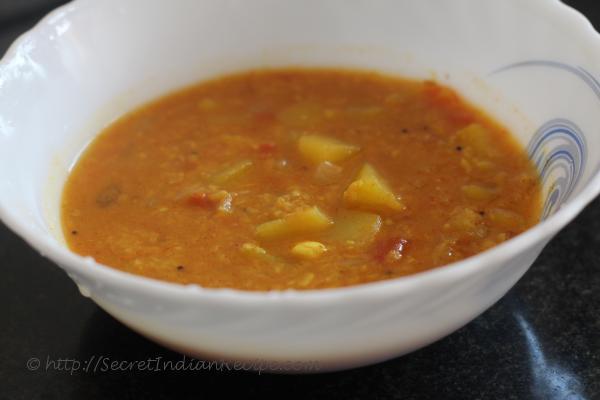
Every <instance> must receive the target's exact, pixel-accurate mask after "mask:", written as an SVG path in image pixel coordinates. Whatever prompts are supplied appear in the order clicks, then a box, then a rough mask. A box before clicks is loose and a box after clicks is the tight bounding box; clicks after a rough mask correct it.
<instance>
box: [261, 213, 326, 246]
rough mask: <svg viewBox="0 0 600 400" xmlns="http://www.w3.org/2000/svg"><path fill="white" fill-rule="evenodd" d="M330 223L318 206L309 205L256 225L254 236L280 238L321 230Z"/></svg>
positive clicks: (267, 238) (268, 238)
mask: <svg viewBox="0 0 600 400" xmlns="http://www.w3.org/2000/svg"><path fill="white" fill-rule="evenodd" d="M332 223H333V222H332V221H331V219H329V217H328V216H327V215H325V213H323V211H321V210H320V209H319V208H318V207H311V208H307V209H304V210H301V211H296V212H294V213H292V214H289V215H287V216H285V217H283V218H279V219H275V220H273V221H269V222H265V223H263V224H261V225H259V226H257V227H256V236H258V238H260V239H265V240H272V239H282V238H286V237H289V236H294V235H298V234H303V233H312V232H319V231H323V230H325V229H327V228H328V227H329V226H330V225H331V224H332Z"/></svg>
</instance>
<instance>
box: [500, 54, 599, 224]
mask: <svg viewBox="0 0 600 400" xmlns="http://www.w3.org/2000/svg"><path fill="white" fill-rule="evenodd" d="M523 67H545V68H553V69H558V70H562V71H565V72H568V73H570V74H572V75H574V76H576V77H577V78H579V79H580V80H581V81H583V82H584V83H585V84H586V85H587V86H588V87H589V88H590V89H591V90H592V91H593V92H594V94H595V95H596V97H597V98H598V100H600V82H599V81H598V80H597V79H596V78H595V77H594V76H593V75H592V74H590V73H589V72H588V71H587V70H585V69H584V68H582V67H579V66H577V67H575V66H572V65H568V64H564V63H560V62H557V61H547V60H530V61H522V62H518V63H514V64H510V65H508V66H505V67H502V68H500V69H498V70H496V71H493V72H492V74H497V73H501V72H504V71H508V70H512V69H517V68H523ZM527 152H528V154H529V157H530V158H531V160H532V161H533V162H534V164H535V166H536V168H537V170H538V172H539V174H540V178H541V180H542V185H543V188H544V189H545V192H546V199H545V201H544V207H543V212H542V219H546V218H547V217H549V216H550V215H552V214H554V213H555V212H556V211H557V210H558V209H559V208H560V206H561V205H562V204H563V203H564V202H565V201H567V200H568V199H569V196H570V195H571V193H573V190H574V189H575V187H576V186H577V184H578V183H579V181H580V180H581V177H582V175H583V173H584V171H585V165H586V161H587V144H586V140H585V134H584V133H583V131H582V130H581V129H580V128H579V127H578V126H577V124H575V123H574V122H572V121H570V120H568V119H565V118H555V119H552V120H550V121H548V122H546V123H545V124H544V125H542V126H541V127H540V128H539V129H538V130H537V132H536V133H535V135H534V136H533V138H532V139H531V141H530V142H529V145H528V146H527Z"/></svg>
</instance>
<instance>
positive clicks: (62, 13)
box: [0, 0, 600, 304]
mask: <svg viewBox="0 0 600 400" xmlns="http://www.w3.org/2000/svg"><path fill="white" fill-rule="evenodd" d="M534 2H535V4H534ZM92 3H93V2H92V1H91V0H73V1H72V2H70V3H67V4H65V5H62V6H60V7H58V8H56V9H54V10H53V11H51V12H50V13H48V14H47V15H46V16H45V17H44V18H43V19H41V20H40V21H39V22H38V23H37V24H36V25H35V26H34V27H33V28H31V29H30V30H28V31H26V32H25V33H23V34H22V35H20V36H19V37H18V38H17V39H16V40H15V41H14V42H13V43H12V45H11V46H10V47H9V49H8V50H7V52H6V53H5V55H4V57H2V59H0V72H1V67H2V66H4V65H6V64H8V63H9V62H10V60H12V59H13V58H14V57H15V56H16V55H17V52H18V49H19V48H20V47H21V46H22V45H23V44H24V43H26V42H28V41H30V40H31V39H33V38H35V37H36V36H38V35H42V36H45V35H44V33H45V29H47V27H53V26H54V25H57V24H60V22H61V21H62V20H63V19H64V18H66V17H67V16H69V15H70V14H72V13H75V12H77V11H78V10H79V9H80V8H81V7H85V6H89V5H91V4H92ZM529 4H531V5H536V6H538V7H539V8H540V11H544V12H545V13H546V15H547V16H548V18H551V19H553V20H555V21H556V22H563V23H568V24H569V26H570V28H571V29H572V32H573V35H574V36H577V37H579V38H580V39H581V43H584V44H585V46H587V47H589V48H592V49H595V50H597V52H598V53H599V54H600V34H599V33H598V32H596V30H595V29H594V27H593V26H592V24H591V22H590V21H589V20H588V19H587V18H586V17H585V16H584V15H583V14H581V13H580V12H579V11H577V10H575V9H574V8H572V7H571V6H568V5H566V4H564V3H562V2H561V1H560V0H550V1H548V0H532V1H531V2H530V3H529ZM0 90H1V87H0ZM598 194H600V171H597V172H596V173H595V174H593V175H592V176H590V178H589V181H588V182H587V184H586V186H585V187H584V188H583V189H582V190H581V192H580V193H579V194H578V195H577V196H575V197H574V198H573V199H571V200H570V201H569V202H568V203H566V204H565V205H563V206H562V207H561V208H560V209H559V210H558V211H557V212H556V213H555V214H554V215H552V216H550V217H549V218H547V219H546V220H544V221H541V222H539V223H538V224H536V225H534V226H533V227H531V228H529V229H528V230H526V231H525V232H523V233H521V234H519V235H517V236H515V237H514V238H511V239H510V240H508V241H506V242H504V243H501V244H500V245H497V246H495V247H493V248H491V249H489V250H486V251H484V252H481V253H478V254H476V255H474V256H471V257H468V258H466V259H463V260H460V261H457V262H454V263H451V264H447V265H444V266H440V267H436V268H433V269H430V270H427V271H423V272H419V273H417V274H413V275H407V276H402V277H398V278H393V279H387V280H381V281H376V282H369V283H362V284H357V285H352V286H346V287H339V288H325V289H309V290H294V289H287V290H277V291H248V290H241V289H231V288H206V287H201V286H199V285H196V284H188V285H184V284H179V283H174V282H168V281H161V280H157V279H153V278H147V277H144V276H141V275H135V274H132V273H129V272H125V271H121V270H117V269H115V268H112V267H109V266H107V265H104V264H101V263H98V262H96V261H95V260H94V259H93V258H91V257H84V256H80V255H78V254H76V253H74V252H72V251H71V250H70V249H68V247H66V246H64V245H61V244H59V243H58V242H57V241H56V240H55V239H52V238H51V235H50V234H46V233H43V232H41V231H38V230H36V229H35V228H34V227H33V226H31V225H29V224H27V223H25V222H22V221H21V220H20V219H19V218H17V216H16V215H14V214H13V213H12V212H11V211H10V209H9V208H7V207H6V206H5V205H4V204H3V202H2V199H1V198H0V221H2V222H4V224H5V225H6V226H7V227H8V228H10V229H11V230H12V231H13V232H15V233H16V234H17V235H19V236H20V237H21V238H23V239H24V240H25V241H26V242H27V243H28V244H29V245H31V246H32V247H33V248H34V249H36V250H37V251H38V252H39V253H41V255H42V256H44V257H46V258H48V259H50V260H51V261H53V262H54V263H56V264H58V266H60V267H61V268H63V269H64V270H65V271H66V272H67V274H68V275H69V276H71V277H73V276H72V275H71V272H73V273H75V274H76V275H79V276H82V277H85V278H86V279H89V280H91V281H92V284H94V285H98V286H107V285H108V286H113V287H120V288H123V287H126V288H127V289H128V290H133V291H138V292H140V293H144V294H147V295H149V296H153V297H156V298H160V297H161V296H162V297H170V298H171V299H173V300H181V301H187V300H212V301H219V302H225V303H238V302H239V301H244V302H245V303H248V302H249V303H250V304H256V303H264V302H273V301H275V302H278V303H281V304H300V303H307V302H318V303H319V304H323V301H329V302H334V301H340V300H344V299H348V298H351V297H352V298H355V299H356V298H362V297H363V296H370V297H372V296H381V297H383V296H386V295H388V294H392V293H393V294H396V295H397V294H400V293H402V292H406V293H408V292H410V291H411V290H414V289H419V290H425V289H424V288H427V287H433V286H436V285H437V284H439V283H441V282H445V281H452V280H453V279H461V278H465V277H467V276H470V275H472V274H474V273H476V272H478V271H480V270H482V269H484V268H486V267H488V264H490V263H491V262H492V261H493V262H494V263H503V262H506V261H508V260H510V259H512V258H514V257H515V256H517V255H518V254H520V253H522V252H524V251H525V250H527V249H528V248H532V247H534V246H536V245H538V244H540V243H542V242H543V241H544V240H546V239H550V238H551V237H552V236H553V235H555V234H556V233H558V231H560V230H561V229H562V228H563V227H564V226H565V225H567V224H568V223H569V222H570V221H572V220H573V219H574V218H575V217H576V216H577V215H578V214H579V213H580V212H581V211H582V210H583V209H584V207H585V206H586V205H587V204H589V203H590V202H591V201H592V200H594V198H595V197H596V196H597V195H598ZM76 281H77V279H76ZM92 293H93V290H92Z"/></svg>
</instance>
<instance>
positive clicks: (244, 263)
mask: <svg viewBox="0 0 600 400" xmlns="http://www.w3.org/2000/svg"><path fill="white" fill-rule="evenodd" d="M307 136H308V137H317V138H327V139H332V140H334V142H335V141H338V142H339V143H343V144H345V145H348V146H354V149H355V150H356V149H358V150H356V151H355V152H354V153H352V154H351V155H349V156H347V157H346V158H344V159H341V160H339V161H336V162H334V163H329V162H318V160H317V161H315V160H314V159H312V158H311V157H312V156H311V155H310V154H309V156H308V158H307V155H306V154H301V152H300V151H299V144H298V143H299V141H300V140H301V138H303V137H307ZM338 142H335V143H338ZM365 163H368V164H369V165H371V166H372V168H373V169H374V170H375V171H377V173H378V175H379V177H380V178H381V179H382V180H384V181H385V182H386V185H387V188H388V189H389V190H390V191H391V192H393V194H394V195H395V196H396V198H397V199H399V200H401V203H402V207H401V208H400V207H397V209H394V210H391V209H386V210H385V211H383V212H380V210H379V209H377V207H376V208H375V209H371V208H370V207H368V206H367V207H366V209H365V208H364V207H355V206H353V205H352V204H350V203H349V202H348V201H345V199H346V196H347V193H345V192H346V191H347V190H348V188H349V186H350V185H351V184H352V183H353V182H354V181H355V180H357V175H359V174H360V171H361V170H362V168H363V166H364V165H365ZM236 166H237V167H236ZM238 167H239V168H238ZM232 168H233V173H234V174H233V175H232V176H230V175H228V173H229V172H231V171H232ZM236 168H238V169H241V172H240V171H238V170H236ZM228 171H229V172H228ZM224 177H225V179H223V178H224ZM540 203H541V202H540V186H539V180H538V176H537V174H536V172H535V170H534V168H533V166H532V165H531V163H530V161H529V160H528V159H527V157H526V155H525V153H524V151H523V149H521V148H520V147H519V145H518V144H517V143H516V142H515V141H514V140H513V138H512V137H511V136H510V135H509V133H508V132H507V131H506V130H505V129H504V128H502V127H501V126H499V125H498V124H497V123H495V122H494V121H492V120H491V119H490V118H488V117H487V116H486V115H485V114H483V113H482V112H481V111H479V110H477V109H476V108H474V107H473V106H471V105H469V104H467V103H466V102H464V101H463V100H462V99H461V98H460V97H459V96H458V95H456V94H455V93H454V92H453V91H452V90H450V89H448V88H445V87H443V86H440V85H438V84H435V83H433V82H420V81H411V80H403V79H398V78H392V77H386V76H382V75H378V74H374V73H367V72H359V71H344V70H308V69H289V70H266V71H253V72H248V73H242V74H238V75H233V76H228V77H224V78H221V79H217V80H213V81H209V82H206V83H202V84H199V85H197V86H193V87H190V88H187V89H185V90H182V91H179V92H177V93H174V94H171V95H168V96H166V97H164V98H161V99H159V100H157V101H155V102H153V103H151V104H148V105H146V106H144V107H142V108H139V109H137V110H135V111H133V112H132V113H130V114H127V115H125V116H124V117H122V118H121V119H120V120H118V121H117V122H115V123H114V124H112V125H111V126H109V127H108V128H107V129H105V130H104V132H102V133H101V134H100V135H99V136H98V138H97V139H96V140H95V141H94V142H93V143H92V144H91V145H90V146H89V148H88V149H87V150H86V151H85V153H84V154H83V155H82V156H81V158H80V160H79V161H78V162H77V164H76V165H75V167H74V169H73V171H72V173H71V175H70V177H69V179H68V181H67V184H66V186H65V190H64V194H63V200H62V223H63V229H64V234H65V236H66V239H67V242H68V245H69V247H70V248H71V249H72V250H73V251H75V252H77V253H79V254H82V255H86V256H92V257H94V258H95V259H96V260H97V261H98V262H101V263H103V264H106V265H110V266H112V267H114V268H117V269H121V270H123V271H127V272H131V273H134V274H140V275H144V276H147V277H151V278H156V279H162V280H167V281H173V282H180V283H196V284H199V285H202V286H205V287H230V288H239V289H245V290H273V289H287V288H296V289H312V288H327V287H339V286H347V285H354V284H359V283H364V282H370V281H377V280H382V279H388V278H393V277H398V276H403V275H408V274H414V273H417V272H420V271H424V270H428V269H431V268H434V267H436V266H440V265H443V264H447V263H449V262H452V261H456V260H459V259H462V258H464V257H468V256H470V255H473V254H476V253H478V252H480V251H483V250H485V249H487V248H489V247H491V246H494V245H495V244H497V243H500V242H502V241H504V240H507V239H509V238H510V237H512V236H514V235H517V234H518V233H520V232H522V231H523V230H525V229H527V228H528V227H530V226H531V225H533V224H535V223H536V222H537V221H538V219H539V215H540ZM310 207H318V209H319V210H320V211H321V212H322V213H323V215H326V216H327V218H329V219H330V220H331V221H333V222H331V224H332V226H335V225H336V220H337V218H338V217H339V216H340V215H344V213H345V212H346V211H344V210H353V209H356V208H357V209H358V211H361V212H363V211H366V212H368V213H369V215H375V216H376V217H377V218H379V219H377V220H376V221H378V223H379V225H378V228H377V229H375V231H373V232H371V233H370V234H367V235H366V236H365V235H363V236H364V237H360V238H358V239H356V238H354V236H355V232H354V233H353V232H352V230H353V229H354V226H353V225H350V226H349V227H347V228H345V229H350V230H351V231H350V232H342V234H341V236H339V235H337V234H332V233H331V231H332V229H334V228H333V227H328V228H323V229H315V230H312V231H310V232H309V231H306V232H303V231H299V232H296V233H293V234H286V235H283V236H281V237H278V236H277V237H268V238H266V239H265V238H264V237H257V227H258V226H260V225H261V224H263V223H265V222H267V221H271V220H277V219H281V218H286V216H288V215H290V214H293V213H294V212H298V211H301V210H306V209H309V208H310ZM373 218H374V217H373ZM372 221H374V220H372ZM371 227H372V225H371ZM338 233H339V232H338ZM340 237H341V238H342V239H340ZM348 237H351V239H347V238H348ZM345 238H346V239H345ZM303 241H311V242H315V241H316V242H319V244H321V245H322V248H320V250H319V252H317V253H318V254H316V253H315V254H313V253H308V254H303V253H301V252H300V253H297V252H292V251H291V249H292V248H294V246H295V245H296V244H298V243H300V242H303ZM323 248H325V250H326V251H325V250H323Z"/></svg>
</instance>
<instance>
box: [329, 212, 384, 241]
mask: <svg viewBox="0 0 600 400" xmlns="http://www.w3.org/2000/svg"><path fill="white" fill-rule="evenodd" d="M380 229H381V217H380V216H379V215H377V214H372V213H367V212H361V211H349V210H346V211H342V212H340V213H339V215H338V216H337V217H336V218H335V224H334V225H333V228H331V230H330V231H329V232H328V235H327V237H328V238H329V239H331V240H334V241H337V242H343V243H347V242H351V243H352V244H353V245H356V246H364V245H367V244H369V243H371V242H373V240H375V236H377V233H378V232H379V230H380Z"/></svg>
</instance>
